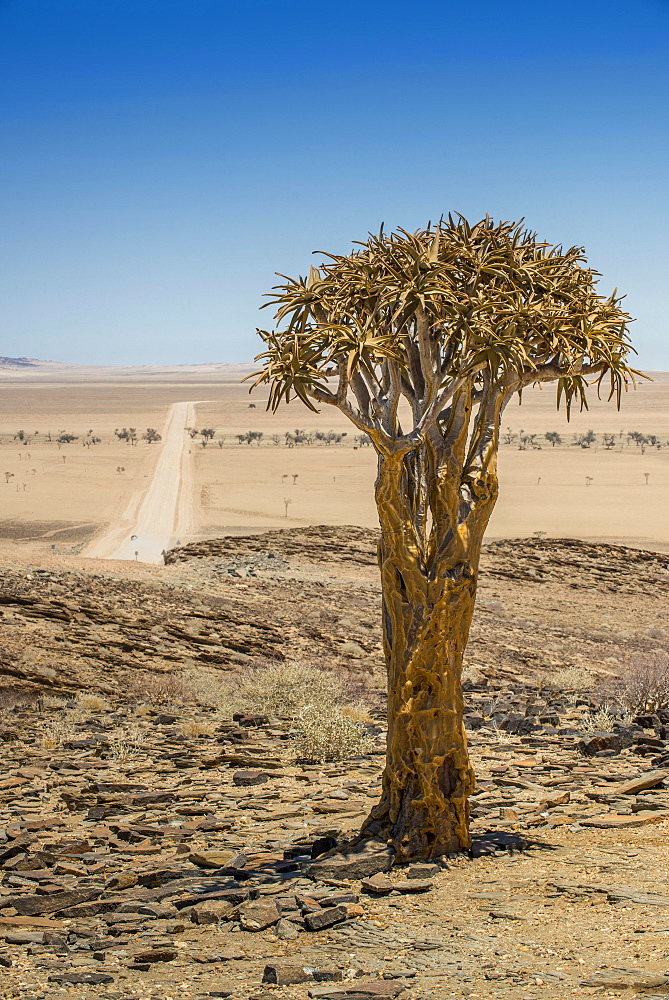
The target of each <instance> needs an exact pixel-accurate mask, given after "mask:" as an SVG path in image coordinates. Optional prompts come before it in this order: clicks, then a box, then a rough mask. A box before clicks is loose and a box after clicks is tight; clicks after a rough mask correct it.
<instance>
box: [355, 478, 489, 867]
mask: <svg viewBox="0 0 669 1000" xmlns="http://www.w3.org/2000/svg"><path fill="white" fill-rule="evenodd" d="M393 465H394V466H395V468H393ZM384 466H385V468H384ZM399 474H401V473H400V470H399V468H398V467H397V464H396V462H395V461H394V460H387V459H386V460H383V462H382V467H381V469H380V472H379V478H378V480H377V504H378V509H379V518H380V522H381V541H380V543H379V564H380V569H381V582H382V593H383V635H384V651H385V657H386V666H387V670H388V748H387V757H386V767H385V771H384V775H383V788H382V796H381V801H380V802H379V804H378V805H377V806H376V807H375V808H374V809H373V810H372V812H371V814H370V815H369V817H368V818H367V820H366V821H365V824H364V826H363V834H365V835H374V836H380V837H383V838H385V839H387V840H388V841H390V842H391V843H392V844H393V846H394V848H395V851H396V855H395V860H396V862H402V861H408V860H410V859H414V858H436V857H439V856H441V855H443V854H449V853H453V852H457V851H461V850H466V849H468V848H469V847H470V844H471V841H470V836H469V806H468V802H467V798H468V796H469V795H470V794H471V792H472V791H473V788H474V775H473V772H472V769H471V766H470V763H469V756H468V753H467V737H466V734H465V728H464V720H463V708H464V704H463V698H462V688H461V670H462V659H463V654H464V651H465V647H466V645H467V639H468V636H469V626H470V624H471V620H472V614H473V611H474V601H475V596H476V580H477V571H478V561H479V553H480V548H481V542H482V539H483V533H484V531H485V527H486V525H487V521H488V518H489V516H490V511H491V510H492V507H493V505H494V501H495V497H496V489H495V488H492V489H490V490H489V491H486V493H487V494H488V493H489V495H486V497H485V498H482V503H481V506H480V507H479V508H478V510H477V511H476V513H477V516H476V517H475V518H473V519H471V518H468V521H467V523H466V524H460V525H458V520H457V519H458V514H457V506H456V510H455V512H454V514H453V516H454V518H455V521H453V520H451V519H450V518H446V516H445V511H446V508H447V505H446V504H440V505H437V506H438V507H439V508H440V510H441V514H442V519H441V523H435V524H434V525H433V528H432V530H431V532H430V533H429V539H428V542H429V544H426V545H422V544H421V537H420V533H418V532H417V530H416V524H415V519H413V518H412V517H411V512H410V510H409V508H408V506H407V504H406V501H405V498H404V496H403V491H402V490H401V489H399V490H398V489H397V486H398V483H397V476H398V475H399ZM442 485H445V484H441V483H439V482H437V483H435V484H432V486H433V488H434V490H436V491H437V493H439V495H440V497H441V499H442V500H444V490H443V489H441V486H442ZM489 485H491V486H493V487H496V480H495V482H494V484H489ZM448 492H449V494H452V492H453V491H452V487H449V490H448ZM404 493H406V491H404ZM456 494H457V490H456ZM432 506H433V508H434V506H435V505H434V504H433V505H432ZM447 520H448V521H450V524H448V523H445V522H446V521H447Z"/></svg>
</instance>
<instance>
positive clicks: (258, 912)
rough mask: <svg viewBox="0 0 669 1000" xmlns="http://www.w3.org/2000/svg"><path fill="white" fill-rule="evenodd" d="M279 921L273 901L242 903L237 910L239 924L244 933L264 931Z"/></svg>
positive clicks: (277, 909) (277, 910) (276, 907)
mask: <svg viewBox="0 0 669 1000" xmlns="http://www.w3.org/2000/svg"><path fill="white" fill-rule="evenodd" d="M280 919H281V913H280V912H279V908H278V906H277V905H276V903H275V902H274V900H267V901H265V900H261V901H258V902H255V901H253V902H248V903H243V904H242V906H241V907H240V909H239V922H240V924H241V925H242V927H243V928H244V930H245V931H264V930H265V929H266V928H267V927H272V926H273V925H274V924H276V923H278V922H279V920H280Z"/></svg>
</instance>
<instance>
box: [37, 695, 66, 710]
mask: <svg viewBox="0 0 669 1000" xmlns="http://www.w3.org/2000/svg"><path fill="white" fill-rule="evenodd" d="M42 705H43V707H44V708H54V709H60V708H65V706H66V705H67V702H66V700H65V698H58V697H57V696H56V695H54V694H45V695H44V697H43V698H42Z"/></svg>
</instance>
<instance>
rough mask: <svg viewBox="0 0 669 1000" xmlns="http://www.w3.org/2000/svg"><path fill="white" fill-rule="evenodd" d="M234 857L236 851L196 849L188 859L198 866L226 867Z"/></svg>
mask: <svg viewBox="0 0 669 1000" xmlns="http://www.w3.org/2000/svg"><path fill="white" fill-rule="evenodd" d="M234 857H235V854H234V851H196V852H194V853H193V854H189V855H188V860H189V861H190V862H191V864H194V865H197V867H198V868H225V866H226V865H227V864H228V862H229V861H231V860H232V858H234Z"/></svg>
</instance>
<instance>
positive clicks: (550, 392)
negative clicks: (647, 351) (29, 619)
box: [0, 364, 669, 560]
mask: <svg viewBox="0 0 669 1000" xmlns="http://www.w3.org/2000/svg"><path fill="white" fill-rule="evenodd" d="M253 371H254V366H253V365H247V366H239V365H236V366H235V365H218V366H216V365H211V366H205V365H200V366H195V367H193V368H188V367H186V366H184V367H183V368H182V369H179V368H174V369H160V368H155V369H151V368H148V369H87V368H84V367H81V368H79V367H77V366H66V365H62V366H57V365H51V366H49V365H47V364H40V365H35V367H33V368H30V367H28V368H25V369H20V370H19V371H17V370H16V369H10V368H6V369H4V370H3V369H2V368H0V388H1V396H2V399H1V401H0V459H1V462H2V467H1V469H0V489H1V492H0V497H1V498H2V499H1V503H0V546H1V547H2V548H3V549H4V550H5V551H7V552H12V551H16V550H17V546H19V547H20V549H21V551H34V552H38V551H41V552H48V551H54V552H61V553H64V554H80V555H87V554H88V555H94V556H97V555H109V554H114V553H119V552H120V553H121V554H122V555H125V556H126V557H129V558H134V553H135V551H137V548H136V547H135V548H132V547H129V546H128V545H126V549H125V550H124V549H123V547H122V545H123V542H124V541H126V542H127V541H129V537H130V535H131V534H133V533H134V532H133V519H134V518H136V516H137V512H138V508H139V505H140V504H141V499H142V496H143V494H144V493H145V492H146V490H147V488H148V487H149V485H150V483H151V480H152V477H153V475H154V471H155V468H156V464H157V462H158V460H159V455H160V451H161V447H162V446H163V445H164V442H158V443H153V444H149V443H147V441H145V440H143V439H142V435H144V434H145V433H146V430H147V428H149V427H151V428H153V429H155V430H157V431H158V432H159V433H162V434H163V435H166V433H167V425H168V421H169V420H170V417H171V416H172V414H173V410H174V407H175V406H177V405H179V411H178V413H177V417H178V421H179V425H178V426H173V425H172V426H171V431H172V439H171V440H172V444H173V446H174V447H173V454H172V456H171V458H170V465H169V468H168V469H166V470H165V483H164V484H163V485H162V488H161V489H160V493H161V495H164V494H165V492H166V483H168V482H172V483H173V484H177V485H178V484H179V483H180V482H181V480H182V479H183V480H184V481H185V483H184V489H183V490H182V491H181V497H180V498H179V500H178V501H177V499H176V498H174V497H172V499H171V501H169V500H166V501H165V502H164V503H163V507H162V509H161V511H160V517H161V520H164V522H165V523H164V524H163V523H161V525H160V529H161V531H162V536H161V539H160V540H161V544H160V545H159V546H158V550H157V553H156V551H155V548H156V546H155V544H154V545H153V546H152V547H151V546H149V549H150V552H148V551H147V552H145V553H143V552H142V545H141V543H140V545H139V556H138V558H139V559H140V560H141V559H142V558H144V557H145V556H146V558H150V559H155V558H158V559H159V558H160V552H161V551H162V549H163V548H169V547H170V545H172V544H174V543H175V542H176V541H191V540H194V539H197V538H203V537H216V536H217V535H219V534H221V533H222V534H227V533H230V532H233V533H234V532H237V531H248V530H250V529H253V530H262V529H266V528H279V527H287V526H293V527H298V526H304V525H308V524H327V525H335V524H354V525H359V526H364V527H374V526H376V525H377V523H378V522H377V517H376V511H375V506H374V496H373V483H374V477H375V471H376V462H375V456H374V453H373V450H372V448H371V447H369V446H366V445H365V444H361V443H359V442H358V440H357V439H358V437H359V435H358V434H357V432H356V429H355V428H354V427H352V426H351V425H350V424H349V422H348V421H347V420H346V418H345V417H343V416H342V415H341V414H340V413H339V412H338V411H336V410H334V409H332V408H330V407H323V408H322V409H321V411H320V412H318V413H312V412H310V411H309V410H307V409H306V408H305V407H304V406H303V405H302V404H301V403H299V401H298V402H294V403H293V404H292V405H291V406H288V407H284V408H283V409H281V410H280V411H279V412H278V413H276V414H273V413H271V412H267V409H266V399H267V394H266V391H265V390H264V388H263V387H261V388H259V389H258V390H256V391H254V392H253V393H251V394H249V391H248V385H249V384H248V383H247V384H241V379H243V378H244V377H246V376H247V375H249V374H250V373H252V372H253ZM650 375H651V378H652V381H645V380H640V381H639V384H638V387H637V389H636V391H633V392H629V393H627V394H625V395H624V397H623V400H622V406H621V409H620V410H617V409H616V406H615V403H614V402H613V401H611V402H609V401H607V400H606V392H605V391H604V392H603V398H602V399H598V398H597V396H596V394H595V393H594V392H592V393H591V396H592V397H593V398H592V399H591V401H590V408H589V410H588V411H586V412H580V411H578V409H575V410H574V411H572V414H571V419H570V421H569V422H567V420H566V416H565V412H564V408H563V409H562V410H560V411H557V410H556V405H555V389H554V387H552V386H549V387H544V388H543V389H533V390H530V391H526V392H525V393H524V394H523V398H522V405H519V403H518V401H517V400H516V399H514V400H513V401H512V402H511V403H510V404H509V406H508V407H507V409H506V412H505V414H504V419H503V426H504V433H503V437H502V444H501V449H500V460H499V465H500V476H501V487H500V498H499V501H498V503H497V506H496V509H495V511H494V514H493V517H492V520H491V523H490V526H489V529H488V537H490V538H506V537H523V536H529V535H533V534H535V533H536V532H542V533H544V534H545V535H546V536H548V537H562V536H565V535H566V536H574V537H579V538H593V539H594V538H598V539H601V540H609V541H620V542H622V543H623V544H631V545H636V546H642V547H643V546H647V547H650V548H661V549H663V550H664V551H669V505H668V503H667V499H668V497H669V444H668V443H667V442H668V441H669V375H668V374H667V373H650ZM605 388H606V387H604V389H605ZM123 428H135V431H136V434H137V440H136V442H135V443H130V442H128V440H127V439H126V440H122V439H120V438H119V437H117V435H116V434H115V431H122V429H123ZM186 428H190V429H192V430H193V432H195V431H200V430H202V429H212V430H213V431H214V436H213V438H211V439H205V438H203V437H202V436H201V435H200V434H199V433H198V434H194V436H193V437H191V436H190V434H189V433H188V431H187V430H186ZM296 431H298V432H302V437H301V438H300V436H299V435H298V436H296V434H295V432H296ZM589 431H592V432H593V433H594V435H595V439H594V440H593V441H592V442H591V443H590V444H588V445H587V446H582V445H580V444H578V443H577V440H578V439H582V438H583V437H584V436H586V435H587V434H588V432H589ZM19 432H22V439H20V438H19V437H17V434H19ZM249 432H251V434H253V433H254V432H255V434H256V435H260V436H259V437H256V438H253V439H252V440H251V442H250V443H247V441H246V440H244V438H245V436H246V435H248V434H249ZM546 432H549V433H550V432H556V433H557V434H558V435H559V436H560V438H561V441H560V443H558V444H555V445H551V443H550V442H549V441H547V440H546V438H545V437H544V435H545V434H546ZM630 433H632V434H634V433H637V434H642V435H644V436H646V437H652V439H653V440H656V442H657V444H655V445H653V444H646V445H640V444H638V443H636V442H635V441H634V440H633V439H631V438H630V437H629V435H630ZM63 434H65V435H72V436H73V437H74V440H72V441H70V442H69V443H58V440H57V439H58V437H59V436H62V435H63ZM287 434H288V438H286V435H287ZM317 434H320V435H321V436H322V439H321V440H318V438H317ZM328 434H331V436H332V435H334V436H338V440H337V441H332V442H331V443H328V441H327V436H328ZM341 435H345V436H344V437H341ZM604 435H609V438H608V439H606V441H605V437H604ZM532 436H534V437H533V438H532ZM523 438H524V439H526V440H525V443H523ZM530 438H532V440H528V439H530ZM91 441H94V442H95V443H91ZM295 441H298V442H299V443H295ZM607 442H608V443H607ZM657 445H660V447H658V446H657ZM165 504H167V505H168V506H170V504H171V506H170V511H169V513H168V511H167V510H166V509H165ZM172 508H174V510H173V509H172ZM155 516H156V511H153V513H152V523H155ZM126 529H127V530H126ZM114 532H116V537H114ZM110 536H111V537H110ZM140 541H141V540H140Z"/></svg>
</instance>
